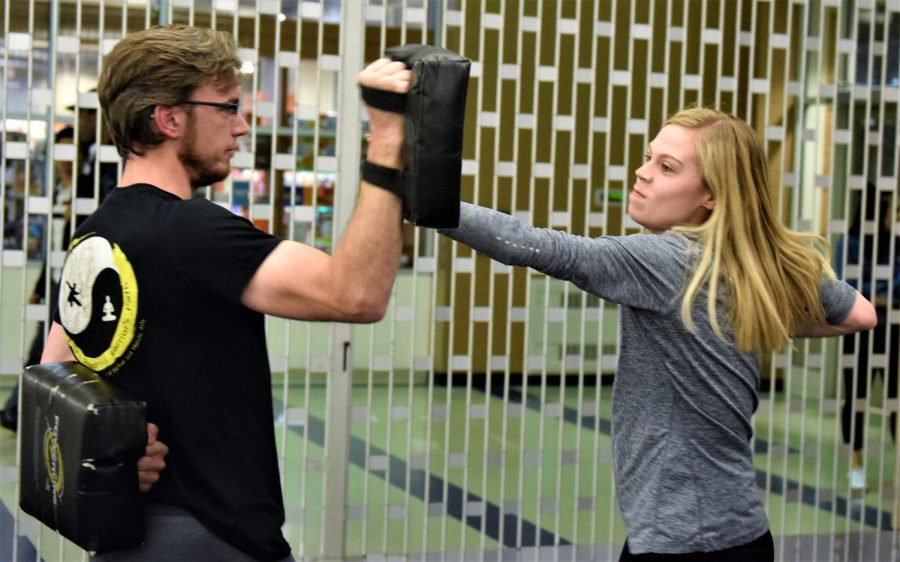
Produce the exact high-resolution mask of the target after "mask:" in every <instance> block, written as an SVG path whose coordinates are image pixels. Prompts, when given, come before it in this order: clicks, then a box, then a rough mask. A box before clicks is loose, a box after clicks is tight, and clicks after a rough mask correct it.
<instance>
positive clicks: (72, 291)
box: [66, 281, 81, 306]
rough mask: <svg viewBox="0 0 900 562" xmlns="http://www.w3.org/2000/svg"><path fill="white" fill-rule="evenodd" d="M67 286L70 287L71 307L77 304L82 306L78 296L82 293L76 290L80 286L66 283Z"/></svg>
mask: <svg viewBox="0 0 900 562" xmlns="http://www.w3.org/2000/svg"><path fill="white" fill-rule="evenodd" d="M66 285H68V287H69V299H68V300H69V306H72V305H75V304H77V305H78V306H81V301H80V300H78V295H80V294H81V291H79V290H78V289H76V287H77V286H78V285H77V284H75V285H73V284H72V283H69V282H68V281H66Z"/></svg>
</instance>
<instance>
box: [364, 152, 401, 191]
mask: <svg viewBox="0 0 900 562" xmlns="http://www.w3.org/2000/svg"><path fill="white" fill-rule="evenodd" d="M362 180H363V181H364V182H366V183H370V184H372V185H374V186H376V187H380V188H381V189H386V190H388V191H390V192H391V193H393V194H395V195H397V196H398V197H400V198H401V199H403V170H398V169H396V168H388V167H386V166H379V165H378V164H373V163H372V162H369V161H368V160H366V159H363V163H362Z"/></svg>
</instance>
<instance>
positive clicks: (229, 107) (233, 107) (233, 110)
mask: <svg viewBox="0 0 900 562" xmlns="http://www.w3.org/2000/svg"><path fill="white" fill-rule="evenodd" d="M181 103H184V104H188V105H208V106H210V107H218V108H219V109H224V110H226V111H228V113H230V114H231V115H237V114H238V110H239V109H240V108H241V104H239V103H222V102H218V101H198V100H186V101H183V102H181Z"/></svg>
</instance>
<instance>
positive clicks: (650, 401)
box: [441, 108, 876, 561]
mask: <svg viewBox="0 0 900 562" xmlns="http://www.w3.org/2000/svg"><path fill="white" fill-rule="evenodd" d="M644 160H645V161H644V164H643V165H642V166H641V167H640V168H638V169H637V170H636V172H635V176H636V181H635V184H634V188H633V190H632V191H631V195H630V199H629V205H628V213H629V215H630V216H631V217H632V218H633V219H634V220H635V221H636V222H637V223H639V224H641V225H642V226H644V227H645V228H646V229H647V230H649V231H650V232H651V234H636V235H632V236H611V237H600V238H585V237H580V236H573V235H569V234H565V233H562V232H558V231H554V230H548V229H537V228H534V227H531V226H528V225H525V224H522V223H521V222H519V221H517V220H516V219H514V218H512V217H510V216H508V215H505V214H503V213H499V212H496V211H493V210H489V209H484V208H480V207H476V206H472V205H468V204H463V208H462V213H461V222H460V226H459V228H458V229H452V230H443V231H441V232H442V233H443V234H445V235H447V236H450V237H451V238H453V239H455V240H458V241H460V242H462V243H464V244H467V245H469V246H471V247H472V248H474V249H475V250H477V251H479V252H482V253H484V254H486V255H488V256H490V257H491V258H493V259H495V260H497V261H500V262H503V263H505V264H508V265H520V266H526V267H531V268H533V269H535V270H538V271H541V272H543V273H546V274H547V275H550V276H552V277H556V278H558V279H563V280H567V281H571V282H572V283H574V284H575V285H576V286H578V287H579V288H581V289H583V290H585V291H587V292H589V293H591V294H594V295H597V296H599V297H601V298H603V299H606V300H608V301H611V302H615V303H618V304H620V305H621V342H622V345H621V349H620V355H619V364H618V372H617V374H616V379H615V383H614V390H613V426H612V427H613V453H614V474H615V480H616V488H617V494H618V500H619V505H620V507H621V510H622V515H623V518H624V520H625V526H626V528H627V530H628V538H627V541H626V543H625V546H624V549H623V551H622V556H621V559H622V560H645V559H653V560H655V559H660V560H667V559H670V558H671V559H678V560H683V559H690V560H694V561H696V560H716V561H722V560H772V559H773V558H774V550H773V542H772V536H771V534H770V533H769V530H768V521H767V519H766V514H765V511H764V509H763V506H762V503H761V501H760V499H759V497H758V494H757V490H756V483H755V473H754V469H753V460H752V450H751V448H750V439H751V436H752V426H751V416H752V415H753V412H754V411H755V410H756V407H757V403H758V394H757V393H758V388H759V363H760V359H761V358H762V357H765V356H767V355H768V354H769V353H771V352H772V351H775V350H779V349H782V348H783V347H785V346H786V345H788V344H789V342H790V340H791V338H792V337H808V336H835V335H840V334H847V333H851V332H855V331H860V330H869V329H871V328H872V327H874V326H875V323H876V317H875V311H874V309H873V307H872V305H871V304H870V303H869V302H868V301H867V300H866V299H865V298H863V297H862V296H861V295H860V294H859V293H858V292H857V291H856V290H855V289H853V288H852V287H851V286H849V285H847V284H846V283H844V282H842V281H836V280H835V277H834V273H833V272H832V270H831V268H830V266H829V265H828V262H827V261H826V259H825V258H824V257H823V255H822V253H821V252H820V249H821V247H822V246H823V245H824V241H823V240H821V239H820V238H819V237H816V236H814V235H811V234H803V233H799V232H792V231H790V230H788V229H786V228H785V227H784V226H782V224H781V222H780V221H779V219H778V215H777V205H776V203H775V196H774V194H773V193H772V190H771V189H770V186H769V183H768V180H767V177H766V164H767V163H766V157H765V153H764V152H763V150H762V148H761V146H760V144H759V141H758V140H757V138H756V136H755V134H754V132H753V130H752V129H751V128H750V127H749V126H748V125H747V124H746V123H744V122H743V121H741V120H739V119H737V118H735V117H732V116H730V115H727V114H724V113H721V112H719V111H715V110H711V109H704V108H695V109H687V110H684V111H682V112H680V113H678V114H676V115H675V116H673V117H672V118H670V119H669V120H668V121H667V122H666V124H665V125H664V126H663V128H662V129H661V130H660V132H659V134H658V135H657V136H656V138H655V139H653V141H652V142H651V143H650V146H649V147H648V150H647V154H646V156H645V159H644Z"/></svg>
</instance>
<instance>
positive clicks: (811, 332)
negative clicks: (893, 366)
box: [793, 291, 878, 338]
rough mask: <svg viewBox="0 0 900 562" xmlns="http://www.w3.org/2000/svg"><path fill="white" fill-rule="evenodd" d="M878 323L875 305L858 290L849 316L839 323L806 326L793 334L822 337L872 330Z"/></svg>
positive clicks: (803, 336) (798, 336) (796, 335)
mask: <svg viewBox="0 0 900 562" xmlns="http://www.w3.org/2000/svg"><path fill="white" fill-rule="evenodd" d="M877 323H878V318H877V316H876V314H875V307H874V306H872V303H870V302H869V301H868V300H867V299H866V297H864V296H862V293H860V292H859V291H856V300H855V301H854V303H853V306H852V307H851V308H850V312H849V313H848V314H847V317H846V318H844V320H843V321H842V322H840V323H839V324H828V323H822V324H817V325H811V326H806V327H804V328H802V329H800V330H798V331H796V332H795V333H794V334H793V335H794V337H797V338H820V337H829V336H843V335H845V334H852V333H853V332H863V331H865V330H871V329H872V328H874V327H875V325H876V324H877Z"/></svg>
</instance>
